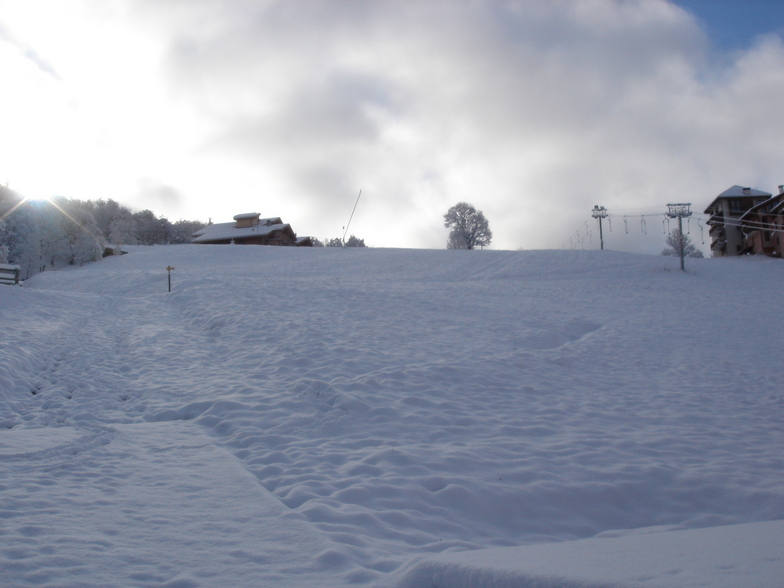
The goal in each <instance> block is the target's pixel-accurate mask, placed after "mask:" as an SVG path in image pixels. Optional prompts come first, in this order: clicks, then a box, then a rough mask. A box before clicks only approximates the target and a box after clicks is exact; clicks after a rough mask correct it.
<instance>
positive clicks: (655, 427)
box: [0, 245, 784, 588]
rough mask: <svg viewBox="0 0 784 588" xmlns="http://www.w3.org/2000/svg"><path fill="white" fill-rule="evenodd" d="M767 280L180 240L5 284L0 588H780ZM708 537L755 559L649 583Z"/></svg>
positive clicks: (776, 383) (593, 257) (715, 272)
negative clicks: (631, 567)
mask: <svg viewBox="0 0 784 588" xmlns="http://www.w3.org/2000/svg"><path fill="white" fill-rule="evenodd" d="M169 265H171V266H174V267H175V269H174V271H173V272H172V282H173V291H172V292H171V293H168V292H167V283H166V267H167V266H169ZM782 286H784V262H781V261H779V260H771V259H758V258H743V259H705V260H691V259H690V260H687V271H686V272H681V271H679V270H678V260H677V259H675V258H663V257H656V256H643V255H632V254H623V253H617V252H611V251H425V250H384V249H335V248H327V249H296V248H274V247H254V246H244V247H243V246H195V245H183V246H160V247H136V248H130V253H129V254H128V255H124V256H122V257H114V258H108V259H106V260H103V261H101V262H99V263H94V264H89V265H85V266H84V267H81V268H74V269H70V270H65V271H57V272H46V273H43V274H39V275H38V276H35V277H34V278H32V279H30V280H28V281H27V282H26V283H25V284H24V287H21V288H19V287H11V286H8V287H0V321H1V325H0V329H1V330H0V585H3V586H7V587H12V586H20V587H21V586H109V585H115V586H120V585H122V586H143V587H147V586H170V587H174V586H177V587H179V588H191V587H196V586H262V585H263V586H302V585H305V584H311V585H314V586H344V585H349V584H354V585H367V586H395V587H401V588H402V587H408V586H411V587H414V586H458V585H465V586H471V585H474V586H478V585H492V586H553V587H556V588H557V587H559V586H600V585H601V586H609V585H624V586H687V585H689V586H691V585H694V586H697V585H703V584H700V583H699V582H704V583H705V584H704V585H711V586H719V585H727V586H731V585H738V586H741V585H744V583H746V585H756V586H776V585H780V584H779V583H777V582H778V580H775V579H776V578H779V579H780V578H781V577H782V575H784V559H783V557H782V554H781V553H780V552H781V549H780V542H781V540H782V539H783V538H784V532H782V530H784V526H782V523H781V522H780V521H781V519H784V427H782V422H784V392H782V386H781V382H780V373H781V342H782V322H781V320H780V316H781V294H782ZM776 521H779V522H776ZM752 523H756V524H752ZM749 524H751V525H749ZM727 525H730V526H729V527H728V526H727ZM728 529H729V531H728ZM722 533H724V534H726V533H730V534H731V533H739V535H733V537H735V539H727V541H730V542H733V541H735V542H737V541H738V537H743V538H744V539H743V541H744V542H746V543H748V542H749V541H752V540H753V538H754V537H757V538H758V540H759V541H758V542H759V543H760V546H759V547H760V549H761V551H760V549H757V550H755V553H756V554H757V555H756V556H749V557H758V559H759V561H757V562H756V563H755V564H754V565H753V566H752V565H750V564H749V560H748V558H746V559H743V560H742V561H740V562H737V561H736V562H727V561H724V563H722V562H718V563H717V562H713V563H710V564H704V565H707V566H709V567H710V566H712V567H711V570H713V571H704V570H703V571H702V572H699V573H697V575H696V576H695V575H694V574H695V572H694V570H690V571H689V569H688V562H685V563H684V562H681V563H682V564H683V565H682V567H681V568H679V569H672V567H671V566H670V567H668V566H667V565H664V566H663V567H662V566H659V567H656V563H657V562H656V561H655V560H656V557H657V556H656V555H655V554H656V553H661V550H659V551H657V549H659V548H661V549H663V548H664V547H663V546H662V545H664V543H666V544H667V545H670V546H672V545H677V546H678V551H679V552H680V553H681V554H683V553H688V550H687V549H686V544H689V543H693V542H695V541H696V542H700V543H706V544H710V538H711V537H713V538H716V540H717V541H719V540H720V539H721V537H723V536H724V535H722ZM727 537H729V535H727ZM575 540H577V541H575ZM580 540H584V541H580ZM657 540H658V541H660V543H662V542H663V543H662V545H660V546H659V547H652V545H654V543H655V541H657ZM597 542H598V543H597ZM646 542H647V543H646ZM652 542H654V543H652ZM725 543H726V542H725ZM771 544H772V545H773V546H774V549H773V552H772V553H769V552H766V551H765V550H764V549H763V547H764V546H765V545H768V546H770V545H771ZM597 545H598V546H599V547H597ZM605 545H606V546H608V547H606V548H605V547H603V546H605ZM630 545H639V546H640V547H639V549H638V551H637V552H636V555H635V556H634V557H636V560H637V564H638V565H637V567H638V568H639V569H638V570H637V571H632V572H629V571H628V570H626V571H617V570H616V571H613V568H612V562H615V563H616V564H617V563H618V560H619V559H621V558H622V559H624V560H628V559H629V558H630V557H632V556H630V555H629V554H628V553H627V554H625V555H623V553H624V552H623V551H622V549H621V547H623V548H624V549H628V548H629V547H628V546H630ZM526 546H527V547H526ZM564 546H565V547H564ZM580 546H583V547H580ZM777 546H778V547H777ZM508 548H512V549H508ZM578 548H579V549H583V551H582V552H580V553H583V554H586V553H593V555H592V556H591V561H594V562H596V561H603V563H602V565H601V567H602V570H599V571H597V570H593V571H592V572H590V573H589V571H590V570H589V571H585V570H588V568H590V565H588V564H586V565H585V566H584V567H583V568H582V569H583V572H584V573H583V575H582V576H581V575H580V574H581V572H580V570H575V569H571V570H570V567H569V565H566V564H565V563H564V560H562V561H561V563H560V564H557V563H553V564H552V566H554V569H545V568H546V564H547V561H551V562H558V561H559V560H558V556H557V554H556V552H552V551H531V550H532V549H539V550H552V549H561V551H560V552H559V553H561V554H562V556H563V554H565V553H567V554H570V555H568V557H567V559H568V560H569V561H570V562H572V563H571V566H572V568H574V565H575V564H574V562H575V561H578V562H579V561H580V557H579V556H577V555H575V553H577V552H576V551H563V549H567V550H568V549H572V550H578ZM526 549H528V551H526ZM591 550H593V551H591ZM597 550H598V552H600V553H604V554H605V556H606V557H605V559H604V560H602V558H601V557H599V556H597V555H596V553H597ZM729 551H732V552H733V553H734V554H735V555H734V556H735V557H741V556H740V555H738V552H737V550H729ZM729 551H728V553H729ZM457 552H460V553H457ZM611 553H615V554H616V555H615V557H614V558H613V557H610V556H609V554H611ZM526 554H527V555H526ZM537 554H540V555H537ZM541 554H544V555H541ZM547 554H549V555H547ZM619 554H621V555H619ZM714 555H715V550H714ZM662 557H664V556H662ZM694 557H695V558H696V555H695V556H694ZM726 557H728V558H730V559H731V557H732V556H731V555H727V556H726ZM743 557H745V556H743ZM494 562H495V563H494ZM526 562H527V563H526ZM643 564H645V565H643ZM537 566H539V567H537ZM542 566H545V567H544V568H543V567H542ZM552 566H551V567H552ZM646 566H648V567H646ZM651 566H652V567H651ZM744 566H745V567H744ZM643 568H645V571H644V572H643V571H640V570H642V569H643ZM752 568H753V569H752ZM681 570H682V571H683V573H681ZM687 572H688V573H687ZM752 573H757V574H760V575H759V576H758V577H755V579H754V580H753V581H750V578H751V576H750V575H749V574H752ZM526 574H529V575H526ZM569 574H572V576H569ZM591 574H594V575H591ZM602 574H604V575H602ZM608 574H609V575H608ZM624 574H627V575H624ZM629 574H630V575H629ZM688 574H692V575H691V576H689V575H688ZM567 576H569V577H567ZM558 577H562V580H563V581H562V582H561V580H558V579H557V578H558ZM537 578H538V579H539V580H537ZM542 578H544V579H542ZM564 578H565V579H564ZM570 578H571V579H570ZM525 582H528V583H525ZM537 582H539V583H537ZM546 582H549V583H546ZM559 582H561V583H559ZM613 582H615V584H613ZM689 582H692V583H691V584H690V583H689ZM722 582H725V584H722ZM749 582H750V583H749ZM766 582H768V583H766Z"/></svg>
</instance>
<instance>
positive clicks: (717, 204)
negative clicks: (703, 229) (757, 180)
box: [705, 185, 772, 257]
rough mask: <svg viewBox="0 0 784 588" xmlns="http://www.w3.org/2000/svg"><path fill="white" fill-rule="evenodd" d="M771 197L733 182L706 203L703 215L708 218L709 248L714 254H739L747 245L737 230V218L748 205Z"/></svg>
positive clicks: (739, 229) (738, 224) (739, 226)
mask: <svg viewBox="0 0 784 588" xmlns="http://www.w3.org/2000/svg"><path fill="white" fill-rule="evenodd" d="M771 196H772V194H770V193H769V192H763V191H762V190H755V189H753V188H744V187H742V186H737V185H735V186H732V188H729V189H727V190H725V191H724V192H722V193H721V194H719V195H718V196H717V197H716V199H715V200H714V201H713V202H711V203H710V204H709V205H708V207H707V208H706V209H705V214H707V215H709V217H710V218H709V219H708V225H709V226H710V230H709V234H710V237H711V246H710V248H711V253H712V254H713V256H714V257H725V256H730V255H741V254H743V253H745V252H746V249H747V245H746V240H745V238H744V235H743V233H742V232H741V222H740V219H741V217H742V216H743V215H744V214H745V213H746V212H748V211H749V210H750V209H751V208H753V207H755V206H757V205H758V204H761V203H763V202H765V201H766V200H768V199H769V198H771Z"/></svg>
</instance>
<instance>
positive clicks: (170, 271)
mask: <svg viewBox="0 0 784 588" xmlns="http://www.w3.org/2000/svg"><path fill="white" fill-rule="evenodd" d="M173 269H174V267H173V266H170V265H167V266H166V273H167V274H168V275H169V292H171V273H172V270H173Z"/></svg>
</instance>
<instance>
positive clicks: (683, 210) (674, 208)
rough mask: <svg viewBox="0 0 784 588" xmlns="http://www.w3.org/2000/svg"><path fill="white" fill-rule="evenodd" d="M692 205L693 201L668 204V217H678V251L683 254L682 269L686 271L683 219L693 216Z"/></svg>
mask: <svg viewBox="0 0 784 588" xmlns="http://www.w3.org/2000/svg"><path fill="white" fill-rule="evenodd" d="M690 206H691V202H686V203H681V204H668V205H667V217H668V218H677V219H678V232H679V235H678V253H679V254H680V256H681V270H682V271H686V268H685V267H684V263H683V257H684V251H683V250H684V249H685V247H684V242H683V241H684V238H683V219H684V218H689V217H690V216H691V211H690V210H689V207H690Z"/></svg>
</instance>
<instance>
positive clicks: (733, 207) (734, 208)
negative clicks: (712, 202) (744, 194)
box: [730, 200, 740, 212]
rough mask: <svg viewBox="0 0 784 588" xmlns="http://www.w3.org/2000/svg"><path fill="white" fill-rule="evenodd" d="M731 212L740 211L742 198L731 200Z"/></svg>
mask: <svg viewBox="0 0 784 588" xmlns="http://www.w3.org/2000/svg"><path fill="white" fill-rule="evenodd" d="M730 212H740V200H730Z"/></svg>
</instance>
